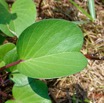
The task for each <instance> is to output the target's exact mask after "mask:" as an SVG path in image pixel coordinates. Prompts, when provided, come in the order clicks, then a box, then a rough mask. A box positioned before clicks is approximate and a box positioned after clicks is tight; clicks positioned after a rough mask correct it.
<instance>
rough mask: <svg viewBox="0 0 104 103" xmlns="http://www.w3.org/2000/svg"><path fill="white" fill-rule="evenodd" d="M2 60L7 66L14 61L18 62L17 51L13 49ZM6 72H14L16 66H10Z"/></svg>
mask: <svg viewBox="0 0 104 103" xmlns="http://www.w3.org/2000/svg"><path fill="white" fill-rule="evenodd" d="M3 60H4V61H5V63H6V64H9V63H12V62H15V61H16V60H18V55H17V49H16V48H13V49H12V50H10V51H9V52H8V53H6V55H5V56H4V58H3ZM6 70H7V71H8V72H12V71H14V70H16V65H15V66H12V67H10V68H8V69H6Z"/></svg>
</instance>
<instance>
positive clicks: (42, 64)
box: [17, 19, 87, 78]
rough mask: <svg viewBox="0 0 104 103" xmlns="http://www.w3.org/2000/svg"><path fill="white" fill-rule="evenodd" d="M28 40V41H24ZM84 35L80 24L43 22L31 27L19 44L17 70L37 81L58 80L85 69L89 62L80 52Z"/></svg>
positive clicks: (23, 34)
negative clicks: (57, 78)
mask: <svg viewBox="0 0 104 103" xmlns="http://www.w3.org/2000/svg"><path fill="white" fill-rule="evenodd" d="M23 41H24V42H23ZM82 43H83V35H82V32H81V30H80V29H79V27H78V26H77V25H76V24H73V23H71V22H68V21H65V20H57V19H52V20H43V21H40V22H37V23H35V24H33V25H32V26H30V27H29V28H27V29H26V30H25V31H24V32H23V33H22V35H21V36H20V38H19V40H18V43H17V52H18V55H19V59H22V60H23V62H21V63H20V64H18V65H17V69H18V70H19V71H20V72H21V73H23V74H24V75H27V76H29V77H33V78H56V77H62V76H68V75H71V74H74V73H77V72H79V71H80V70H82V69H83V68H84V67H85V66H86V64H87V61H86V59H85V57H84V56H83V55H82V54H81V53H80V49H81V47H82Z"/></svg>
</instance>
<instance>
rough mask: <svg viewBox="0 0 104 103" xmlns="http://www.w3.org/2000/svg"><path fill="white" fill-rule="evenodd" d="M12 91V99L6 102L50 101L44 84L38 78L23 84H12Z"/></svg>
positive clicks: (31, 102) (29, 102)
mask: <svg viewBox="0 0 104 103" xmlns="http://www.w3.org/2000/svg"><path fill="white" fill-rule="evenodd" d="M12 92H13V96H14V100H8V101H7V102H6V103H51V101H50V98H49V96H48V89H47V86H46V84H44V83H43V82H41V81H39V80H34V81H33V82H31V83H30V84H28V85H25V86H20V87H18V86H15V85H14V87H13V90H12Z"/></svg>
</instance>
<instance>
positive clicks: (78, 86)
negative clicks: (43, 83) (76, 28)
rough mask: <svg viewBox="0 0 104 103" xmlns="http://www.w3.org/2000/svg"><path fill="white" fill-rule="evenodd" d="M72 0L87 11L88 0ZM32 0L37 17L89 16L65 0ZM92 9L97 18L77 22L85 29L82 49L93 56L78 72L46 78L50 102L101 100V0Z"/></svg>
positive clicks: (71, 18)
mask: <svg viewBox="0 0 104 103" xmlns="http://www.w3.org/2000/svg"><path fill="white" fill-rule="evenodd" d="M41 1H42V0H41ZM75 1H76V2H77V4H78V5H80V6H81V7H82V8H84V9H85V10H86V11H88V7H87V0H75ZM35 2H36V3H37V9H38V17H37V20H41V19H47V18H61V19H66V20H69V21H81V20H87V19H88V18H87V17H86V16H85V15H84V14H82V13H81V12H80V11H78V10H77V8H75V7H74V6H73V5H72V4H71V3H70V2H69V1H68V0H43V1H42V3H40V2H39V0H35ZM40 5H41V6H40ZM95 10H96V20H95V21H94V22H88V23H84V24H81V25H80V27H81V29H82V31H83V32H84V45H83V48H82V50H81V52H82V53H83V54H89V55H91V56H93V57H94V58H95V59H93V60H90V59H88V65H87V67H86V68H85V69H84V70H83V71H81V72H80V73H77V74H74V75H71V76H69V77H64V78H59V79H54V80H53V79H52V80H47V84H48V87H49V95H50V96H51V97H52V100H53V103H104V2H103V0H102V1H101V0H95ZM101 58H102V60H101ZM97 59H100V60H97Z"/></svg>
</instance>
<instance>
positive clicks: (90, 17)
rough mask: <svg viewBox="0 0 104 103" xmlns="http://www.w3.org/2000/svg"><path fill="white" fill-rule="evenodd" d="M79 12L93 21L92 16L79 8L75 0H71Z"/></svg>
mask: <svg viewBox="0 0 104 103" xmlns="http://www.w3.org/2000/svg"><path fill="white" fill-rule="evenodd" d="M69 1H70V2H71V3H72V4H73V5H74V6H75V7H76V8H77V9H78V10H79V11H81V12H82V13H83V14H84V15H86V16H87V17H88V18H89V19H90V20H92V21H93V18H92V16H91V15H89V14H88V13H87V12H86V11H85V10H84V9H83V8H81V7H80V6H78V5H77V4H76V3H75V2H74V1H73V0H69Z"/></svg>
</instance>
